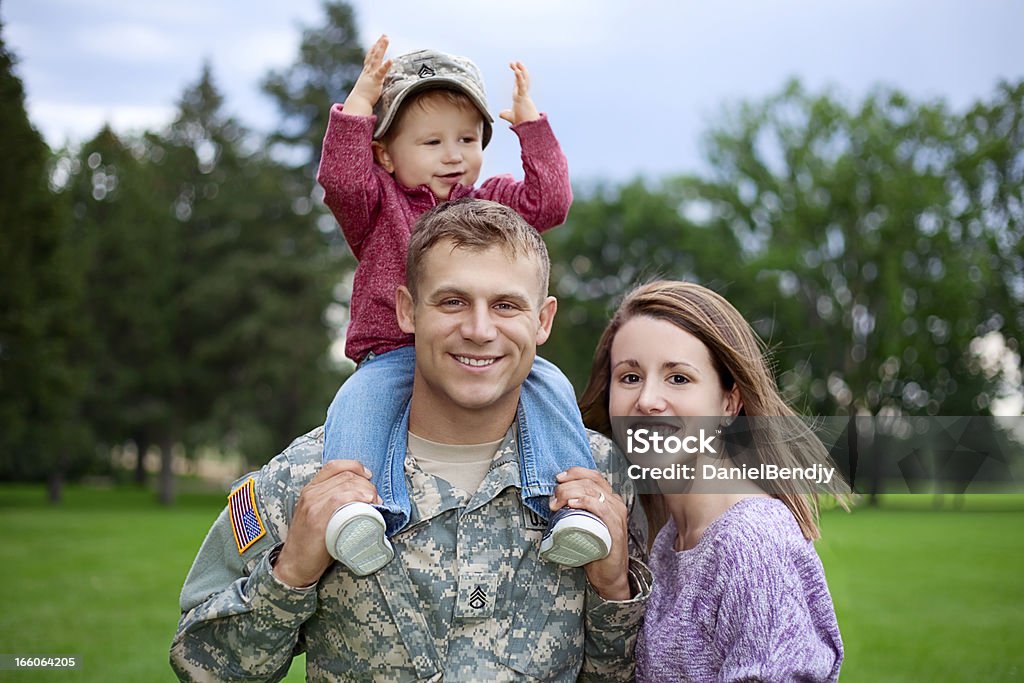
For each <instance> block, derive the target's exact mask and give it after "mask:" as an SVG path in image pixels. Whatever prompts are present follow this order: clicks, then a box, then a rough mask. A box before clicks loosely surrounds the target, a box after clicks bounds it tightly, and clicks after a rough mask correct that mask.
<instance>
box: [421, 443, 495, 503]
mask: <svg viewBox="0 0 1024 683" xmlns="http://www.w3.org/2000/svg"><path fill="white" fill-rule="evenodd" d="M503 440H504V439H498V440H497V441H491V442H489V443H474V444H468V445H458V446H453V445H451V444H446V443H437V442H436V441H428V440H427V439H423V438H420V437H418V436H416V435H415V434H413V433H412V432H409V453H411V454H412V457H413V458H415V459H416V462H417V463H419V466H420V467H421V468H423V471H424V472H426V473H427V474H431V475H433V476H435V477H440V478H441V479H444V480H445V481H447V482H448V483H449V484H451V485H452V486H454V487H455V488H457V489H461V490H462V491H465V492H466V493H467V494H470V495H472V494H473V493H475V492H476V490H477V489H478V488H480V482H482V481H483V480H484V477H485V476H486V475H487V470H488V468H490V466H491V462H492V461H493V460H494V456H495V455H496V454H497V452H498V446H500V445H501V442H502V441H503Z"/></svg>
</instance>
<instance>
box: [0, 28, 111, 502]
mask: <svg viewBox="0 0 1024 683" xmlns="http://www.w3.org/2000/svg"><path fill="white" fill-rule="evenodd" d="M0 29H2V27H0ZM14 64H15V60H14V58H13V56H12V55H11V53H10V52H9V51H8V50H7V47H6V45H5V44H4V42H3V39H2V37H0V130H3V135H0V193H2V194H3V198H2V199H0V476H2V477H3V478H33V479H35V478H43V477H45V478H47V479H48V481H49V484H50V497H51V500H53V501H56V500H58V499H59V497H60V491H61V485H62V482H63V479H64V477H65V476H66V475H68V474H69V473H71V472H73V471H74V470H75V469H77V468H80V467H83V466H87V465H88V461H89V460H90V456H91V453H90V451H89V448H88V446H87V443H88V438H87V437H88V434H87V431H86V430H85V427H84V423H83V422H82V420H81V419H80V417H79V414H78V409H79V406H80V396H81V391H82V385H83V381H84V378H85V369H84V368H83V367H82V366H80V365H76V364H74V363H73V354H74V352H75V341H76V339H78V338H80V336H81V334H82V326H81V325H80V322H81V320H80V318H79V315H78V292H79V287H78V272H77V270H76V261H75V254H74V252H73V250H72V249H71V246H70V245H71V239H70V234H69V224H68V220H67V214H66V212H65V211H64V208H65V207H64V206H63V205H62V204H60V203H58V202H56V201H55V200H54V198H53V197H52V195H51V193H50V191H49V186H48V178H49V173H48V161H49V157H50V151H49V149H48V148H47V146H46V144H45V142H44V141H43V139H42V137H41V136H40V135H39V133H38V131H36V129H35V128H34V127H33V126H32V124H31V123H30V122H29V120H28V116H27V114H26V111H25V94H24V89H23V87H22V84H21V80H20V79H19V78H18V77H17V75H16V74H15V73H14Z"/></svg>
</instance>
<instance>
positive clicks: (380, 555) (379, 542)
mask: <svg viewBox="0 0 1024 683" xmlns="http://www.w3.org/2000/svg"><path fill="white" fill-rule="evenodd" d="M386 528H387V527H386V526H385V525H384V517H383V516H382V515H381V514H380V512H378V511H377V509H376V508H375V507H373V506H372V505H369V504H367V503H349V504H348V505H342V506H341V507H340V508H338V509H337V510H335V511H334V515H332V516H331V521H329V522H328V523H327V534H326V536H325V539H324V540H325V542H326V543H327V552H328V553H330V554H331V557H333V558H334V559H336V560H337V561H338V562H341V563H342V564H343V565H345V566H346V567H348V568H349V569H350V570H351V571H352V573H353V574H356V575H357V576H366V575H367V574H372V573H373V572H375V571H377V570H378V569H380V568H381V567H383V566H384V565H386V564H387V563H388V562H390V561H391V560H392V559H393V558H394V557H395V551H394V549H393V548H392V547H391V542H390V541H388V539H387V537H386V536H385V535H384V530H385V529H386Z"/></svg>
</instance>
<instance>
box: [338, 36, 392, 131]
mask: <svg viewBox="0 0 1024 683" xmlns="http://www.w3.org/2000/svg"><path fill="white" fill-rule="evenodd" d="M387 50H388V37H387V36H386V35H382V36H381V37H380V38H378V39H377V42H375V43H374V44H373V45H372V46H371V47H370V49H369V50H368V51H367V52H366V57H365V58H364V59H363V70H362V72H360V74H359V78H357V79H356V84H355V85H354V86H352V92H350V93H349V94H348V98H347V99H346V100H345V113H346V114H353V115H354V116H369V115H370V114H372V113H373V105H375V104H377V100H379V99H380V91H381V88H382V87H383V86H384V76H385V75H387V73H388V69H390V68H391V60H390V59H389V60H387V61H385V60H384V53H385V52H387Z"/></svg>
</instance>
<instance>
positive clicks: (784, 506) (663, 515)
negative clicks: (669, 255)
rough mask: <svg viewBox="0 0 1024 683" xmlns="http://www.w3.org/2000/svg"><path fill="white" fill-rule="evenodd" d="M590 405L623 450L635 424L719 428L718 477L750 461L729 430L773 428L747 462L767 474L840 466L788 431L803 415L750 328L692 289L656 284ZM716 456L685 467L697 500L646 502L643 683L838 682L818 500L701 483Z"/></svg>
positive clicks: (619, 319) (611, 347) (634, 301)
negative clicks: (742, 457)
mask: <svg viewBox="0 0 1024 683" xmlns="http://www.w3.org/2000/svg"><path fill="white" fill-rule="evenodd" d="M580 405H581V409H582V411H583V417H584V422H585V423H586V424H587V426H589V427H591V428H592V429H596V430H598V431H602V432H604V433H605V434H608V435H614V436H618V437H620V443H621V437H622V436H623V433H622V432H624V431H625V430H626V427H627V426H629V425H634V426H637V425H643V424H645V423H646V424H650V423H652V422H654V423H657V422H658V420H661V423H660V424H658V425H656V426H655V429H660V430H661V431H662V432H664V431H665V430H666V429H669V430H671V429H684V430H686V431H688V432H691V433H692V425H693V424H694V423H697V422H699V421H698V420H696V419H695V418H702V420H711V421H712V424H714V423H717V425H718V427H717V429H712V433H715V434H717V435H718V436H717V437H716V438H715V444H716V445H717V447H718V448H717V451H713V452H716V453H717V455H715V456H714V463H713V464H712V467H715V465H721V464H722V457H723V455H722V453H721V451H722V450H723V449H724V450H725V451H726V452H725V454H724V455H725V456H726V458H727V459H728V458H729V457H732V459H733V460H735V459H736V457H737V454H736V452H735V451H737V450H739V449H738V448H735V447H733V446H732V445H730V444H731V442H730V441H729V439H726V438H722V436H723V435H722V431H721V430H722V429H725V430H727V431H728V430H730V429H731V428H732V427H731V425H733V420H736V419H737V418H740V419H741V420H742V421H758V420H760V422H759V424H758V426H757V427H756V428H753V429H750V430H749V431H748V432H746V434H747V435H748V437H747V442H748V443H747V445H748V446H750V447H751V448H747V449H744V450H746V451H751V450H752V451H753V452H756V453H757V457H758V458H759V459H760V460H761V461H762V462H764V463H767V464H771V465H776V466H779V467H783V466H785V467H794V468H795V467H799V466H801V465H802V466H808V465H810V464H811V463H812V462H819V463H821V462H827V453H826V452H825V449H824V447H823V446H822V445H821V443H820V442H819V441H817V440H816V439H814V438H812V437H809V436H808V434H809V432H807V431H806V430H805V433H800V430H799V429H791V428H790V427H788V426H786V425H792V424H795V423H796V422H797V420H796V419H795V418H796V414H795V413H794V411H793V410H792V409H791V408H790V407H789V406H788V405H787V404H786V402H785V401H784V400H783V399H782V397H781V396H780V395H779V392H778V389H777V386H776V382H775V378H774V376H773V374H772V371H771V369H770V367H769V364H768V362H767V359H766V353H765V348H764V344H763V343H762V342H761V340H760V339H759V338H758V337H757V335H756V333H755V332H754V331H753V330H752V329H751V327H750V325H749V324H748V323H747V321H746V320H745V319H744V318H743V316H742V315H740V314H739V312H737V311H736V309H735V308H734V307H733V306H732V305H731V304H730V303H729V302H728V301H726V300H725V299H724V298H722V297H721V296H719V295H718V294H715V293H714V292H712V291H711V290H708V289H706V288H704V287H701V286H699V285H695V284H691V283H685V282H674V281H659V282H652V283H650V284H647V285H644V286H641V287H639V288H637V289H636V290H634V291H633V292H631V293H630V294H628V295H627V296H626V298H625V299H624V301H623V302H622V304H621V305H620V306H619V309H618V311H617V312H616V313H615V316H614V317H613V318H612V320H611V322H610V323H609V324H608V327H607V328H606V329H605V331H604V334H603V335H602V337H601V340H600V342H599V343H598V347H597V352H596V354H595V357H594V365H593V369H592V371H591V376H590V381H589V383H588V385H587V388H586V390H585V391H584V393H583V397H582V399H581V402H580ZM613 418H615V419H613ZM618 418H623V419H622V420H620V419H618ZM764 418H771V419H764ZM775 418H779V419H775ZM787 418H788V419H787ZM683 423H689V426H683ZM801 424H802V423H801ZM667 425H671V427H668V426H667ZM613 432H614V433H615V434H613ZM784 432H788V433H784ZM750 442H752V443H750ZM730 451H732V452H730ZM627 457H629V453H627ZM710 457H711V456H708V455H702V454H697V455H696V456H694V457H692V458H690V459H689V460H687V461H685V463H686V464H687V465H689V466H690V467H692V468H694V469H692V470H690V471H691V472H696V473H697V476H695V477H693V478H692V479H691V480H690V481H689V482H688V484H689V489H688V490H687V491H686V492H685V493H683V492H679V491H680V490H681V489H679V488H671V487H668V486H665V485H664V483H663V484H662V488H661V492H660V493H656V494H652V495H648V496H645V497H644V498H646V500H644V507H645V510H646V512H647V514H648V521H649V524H650V527H651V538H653V539H654V540H653V542H652V547H651V569H652V571H653V573H654V588H653V591H652V594H651V599H650V602H649V603H648V607H647V614H646V617H645V620H644V625H643V629H642V631H641V634H640V639H639V643H638V645H637V679H638V680H640V681H669V680H671V681H679V680H691V681H734V680H765V681H782V680H793V679H799V680H823V681H826V680H827V681H834V680H837V679H838V677H839V667H840V664H841V662H842V659H843V645H842V641H841V639H840V634H839V627H838V624H837V623H836V617H835V611H834V608H833V606H832V599H831V596H830V594H829V591H828V586H827V584H826V582H825V574H824V570H823V569H822V566H821V562H820V560H819V559H818V556H817V553H816V552H815V550H814V546H813V544H812V541H813V540H814V539H815V538H817V537H818V536H819V530H818V526H817V499H816V496H815V495H814V494H812V493H811V492H810V490H809V489H807V488H803V489H801V488H800V487H799V486H795V485H783V486H781V487H776V488H771V489H767V488H766V487H764V484H763V482H757V481H751V480H742V481H730V482H729V483H728V486H727V487H726V488H723V486H722V483H721V482H712V481H710V480H709V479H707V478H703V477H701V476H700V472H701V471H702V470H703V465H707V464H709V462H710V460H709V458H710ZM727 464H730V465H731V464H735V463H733V462H730V463H727ZM825 490H826V491H827V492H836V493H840V492H841V491H842V484H841V483H839V482H836V481H835V480H833V482H832V483H831V484H830V485H829V486H828V487H826V488H825ZM668 491H672V492H668ZM768 491H770V492H768Z"/></svg>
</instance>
